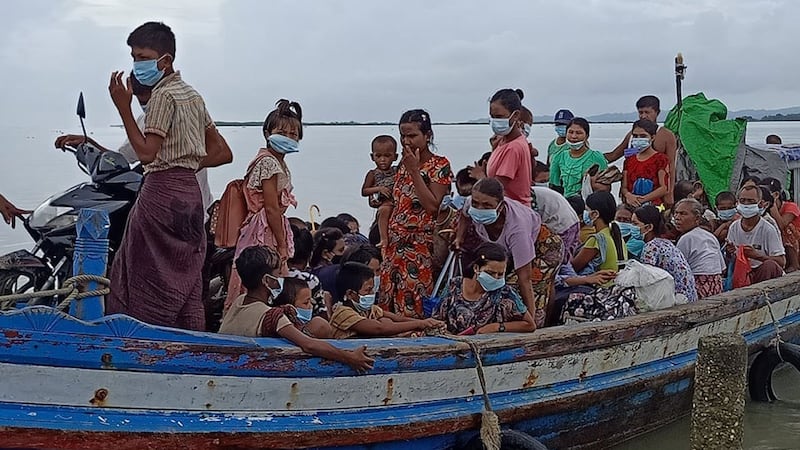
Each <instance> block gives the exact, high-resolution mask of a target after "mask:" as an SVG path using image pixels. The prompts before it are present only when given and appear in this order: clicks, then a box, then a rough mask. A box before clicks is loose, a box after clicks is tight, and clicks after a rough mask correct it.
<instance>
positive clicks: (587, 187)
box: [581, 173, 594, 200]
mask: <svg viewBox="0 0 800 450" xmlns="http://www.w3.org/2000/svg"><path fill="white" fill-rule="evenodd" d="M592 192H594V189H592V177H591V176H589V174H588V173H585V174H583V181H582V182H581V197H583V199H584V200H586V199H587V198H588V197H589V196H590V195H591V194H592Z"/></svg>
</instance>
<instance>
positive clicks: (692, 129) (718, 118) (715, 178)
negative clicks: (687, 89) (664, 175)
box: [664, 93, 747, 202]
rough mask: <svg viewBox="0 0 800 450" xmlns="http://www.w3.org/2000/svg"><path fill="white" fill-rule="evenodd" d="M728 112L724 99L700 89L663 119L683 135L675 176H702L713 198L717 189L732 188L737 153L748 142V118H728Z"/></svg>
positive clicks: (685, 178)
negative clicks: (715, 97)
mask: <svg viewBox="0 0 800 450" xmlns="http://www.w3.org/2000/svg"><path fill="white" fill-rule="evenodd" d="M727 115H728V108H727V107H725V105H724V104H723V103H722V102H721V101H719V100H709V99H707V98H706V96H705V95H704V94H703V93H699V94H695V95H690V96H688V97H686V98H685V99H684V100H683V104H682V105H680V106H678V105H676V106H675V107H674V108H672V111H670V112H669V114H668V115H667V119H666V121H665V123H664V126H666V127H667V128H668V129H670V130H672V132H673V133H675V134H676V135H677V136H678V138H679V139H680V144H681V145H679V148H678V167H677V168H676V171H677V174H676V175H677V177H676V179H678V180H697V179H698V178H699V179H700V180H701V181H702V182H703V186H704V188H705V191H706V194H708V197H709V200H711V201H712V202H713V201H714V198H715V197H716V196H717V194H718V193H720V192H722V191H727V190H729V189H731V183H732V182H733V180H732V178H736V177H733V176H732V174H733V173H734V167H735V166H736V160H737V155H739V154H740V153H743V152H742V151H741V150H743V147H744V145H745V144H744V137H745V130H746V128H747V122H746V121H745V120H744V119H732V120H729V119H727ZM686 156H688V158H686ZM687 163H690V164H687ZM691 166H693V167H691ZM740 167H741V166H740ZM692 172H694V173H692ZM737 183H738V182H737ZM734 189H735V187H734Z"/></svg>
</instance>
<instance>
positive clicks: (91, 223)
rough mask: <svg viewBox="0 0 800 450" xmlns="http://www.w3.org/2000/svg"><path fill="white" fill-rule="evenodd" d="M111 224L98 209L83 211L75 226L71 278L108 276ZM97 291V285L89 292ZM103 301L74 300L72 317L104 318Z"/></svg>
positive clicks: (88, 288)
mask: <svg viewBox="0 0 800 450" xmlns="http://www.w3.org/2000/svg"><path fill="white" fill-rule="evenodd" d="M110 226H111V221H110V220H109V218H108V213H107V212H106V211H103V210H99V209H88V208H84V209H81V211H80V214H78V222H77V223H76V224H75V227H76V230H77V235H78V237H77V239H76V240H75V253H74V255H73V261H72V274H73V276H74V275H84V274H85V275H99V276H105V274H106V266H107V265H108V229H109V228H110ZM92 289H97V283H95V282H90V283H89V285H88V286H87V290H92ZM104 309H105V308H104V301H103V297H101V296H96V297H87V298H84V299H81V300H73V301H72V302H71V303H70V305H69V313H70V315H72V316H75V317H77V318H79V319H83V320H94V319H99V318H100V317H103V313H104Z"/></svg>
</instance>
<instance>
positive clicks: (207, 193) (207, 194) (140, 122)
mask: <svg viewBox="0 0 800 450" xmlns="http://www.w3.org/2000/svg"><path fill="white" fill-rule="evenodd" d="M136 125H137V126H139V129H140V130H142V133H144V113H141V114H139V117H137V118H136ZM117 152H119V153H120V154H121V155H122V156H124V157H125V159H126V160H128V163H129V164H132V163H135V162H137V161H139V157H138V156H136V151H134V150H133V146H132V145H131V142H130V141H129V140H128V139H125V142H123V143H122V145H121V146H120V147H119V149H118V150H117ZM195 177H196V178H197V184H199V185H200V194H201V195H202V196H203V221H207V220H208V207H209V206H211V203H213V202H214V196H213V195H212V194H211V186H209V184H208V171H206V169H200V170H198V171H197V173H195Z"/></svg>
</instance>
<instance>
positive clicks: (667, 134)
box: [605, 95, 678, 207]
mask: <svg viewBox="0 0 800 450" xmlns="http://www.w3.org/2000/svg"><path fill="white" fill-rule="evenodd" d="M636 110H637V111H638V112H639V119H647V120H649V121H651V122H656V123H657V120H658V115H659V114H660V113H661V102H660V101H659V100H658V97H656V96H655V95H645V96H644V97H642V98H640V99H639V100H638V101H637V102H636ZM630 140H631V132H630V131H629V132H628V134H626V135H625V138H624V139H623V140H622V142H620V143H619V145H617V148H615V149H614V150H612V151H610V152H609V153H606V154H605V156H606V159H607V160H608V162H610V163H612V162H614V161H616V160H618V159H620V158H622V156H623V155H624V154H625V149H626V148H628V147H630ZM652 146H653V150H655V151H657V152H659V153H663V154H664V155H666V157H667V160H669V174H668V175H669V186H668V191H667V194H666V195H664V204H665V206H666V207H671V206H672V204H673V203H674V202H673V194H672V191H673V189H674V187H675V162H676V155H677V151H678V141H677V139H675V135H674V134H673V133H672V131H670V130H668V129H666V128H664V127H658V131H657V132H656V136H655V139H653V144H652Z"/></svg>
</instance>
